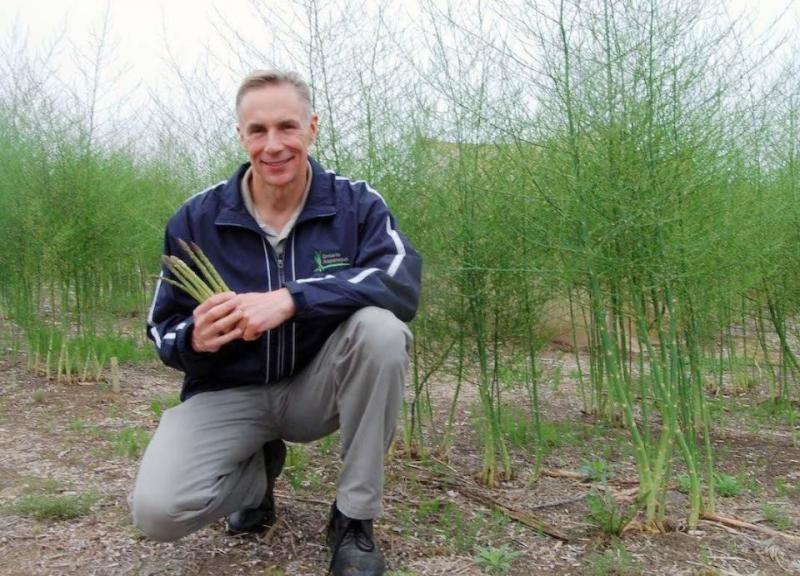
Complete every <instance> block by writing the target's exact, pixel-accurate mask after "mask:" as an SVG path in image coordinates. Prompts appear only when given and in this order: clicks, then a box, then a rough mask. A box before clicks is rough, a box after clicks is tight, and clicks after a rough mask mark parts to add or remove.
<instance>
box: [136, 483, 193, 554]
mask: <svg viewBox="0 0 800 576" xmlns="http://www.w3.org/2000/svg"><path fill="white" fill-rule="evenodd" d="M171 502H174V500H170V499H169V498H168V497H165V496H158V495H155V494H149V495H145V494H135V493H134V495H133V498H132V499H131V513H132V516H133V525H134V526H136V528H138V529H139V530H141V531H142V533H143V534H144V535H145V536H147V537H148V538H150V539H152V540H155V541H157V542H174V541H175V540H178V539H180V538H183V537H184V536H187V535H188V534H190V533H191V532H192V531H193V529H192V528H191V527H190V526H189V524H188V523H187V521H186V519H185V518H183V519H182V518H181V517H182V516H184V514H182V513H181V511H179V510H177V509H175V507H174V505H172V504H171Z"/></svg>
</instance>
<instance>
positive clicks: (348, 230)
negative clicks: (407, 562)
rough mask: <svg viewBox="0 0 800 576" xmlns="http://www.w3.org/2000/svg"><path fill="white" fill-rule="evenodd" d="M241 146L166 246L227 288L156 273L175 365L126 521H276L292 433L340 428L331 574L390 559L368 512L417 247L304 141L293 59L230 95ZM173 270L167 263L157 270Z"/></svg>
mask: <svg viewBox="0 0 800 576" xmlns="http://www.w3.org/2000/svg"><path fill="white" fill-rule="evenodd" d="M236 111H237V115H238V124H237V132H238V135H239V141H240V143H241V145H242V147H243V148H244V150H245V151H246V152H247V155H248V156H249V160H250V161H249V162H248V163H246V164H244V165H243V166H241V167H240V168H239V169H238V170H237V171H236V173H235V174H234V175H233V176H232V177H231V178H230V179H229V180H228V181H226V182H222V183H220V184H217V185H216V186H213V187H211V188H209V189H208V190H205V191H204V192H201V193H200V194H197V195H195V196H193V197H192V198H190V199H189V200H187V202H186V203H185V204H184V205H183V206H181V207H180V208H179V209H178V210H177V212H176V213H175V214H174V215H173V217H172V218H171V219H170V221H169V223H168V224H167V229H166V238H165V247H164V249H165V252H166V253H167V254H178V255H182V256H183V254H182V251H181V249H180V248H179V247H178V242H177V241H178V239H183V240H186V241H189V240H192V241H194V242H195V243H197V244H198V245H199V246H200V247H201V248H202V249H203V250H204V251H205V253H206V255H207V256H208V258H209V259H210V260H211V262H212V263H213V264H214V266H215V267H216V268H217V270H218V271H219V273H220V275H221V276H222V277H223V279H224V280H225V281H226V283H227V284H228V286H230V288H231V292H228V293H224V294H217V295H215V296H214V297H212V298H210V299H208V300H206V301H205V302H203V303H202V304H199V305H198V304H197V302H195V301H194V300H192V298H191V297H189V296H188V295H186V294H184V293H183V292H181V291H180V290H178V289H176V288H174V287H173V286H172V285H171V284H168V283H166V282H161V281H160V282H159V283H158V285H157V287H156V293H155V297H154V300H153V305H152V307H151V310H150V314H149V317H148V334H149V336H150V338H151V339H152V340H153V341H154V342H155V345H156V347H157V349H158V352H159V355H160V356H161V358H162V360H163V361H164V362H165V363H166V364H167V365H169V366H173V367H175V368H178V369H179V370H182V371H183V372H184V373H185V378H184V383H183V389H182V393H181V399H182V400H183V403H182V404H180V405H179V406H177V407H175V408H173V409H171V410H168V411H167V412H166V413H165V414H164V416H163V418H162V420H161V423H160V424H159V427H158V429H157V430H156V432H155V435H154V436H153V439H152V441H151V442H150V445H149V446H148V448H147V451H146V452H145V455H144V457H143V459H142V462H141V466H140V469H139V473H138V476H137V479H136V485H135V488H134V492H133V495H132V510H133V519H134V523H135V524H136V525H137V526H138V527H139V528H140V529H141V530H142V531H143V532H144V533H145V534H147V535H148V536H150V537H151V538H154V539H156V540H160V541H171V540H176V539H178V538H181V537H182V536H184V535H186V534H189V533H190V532H192V531H194V530H197V529H199V528H201V527H202V526H204V525H206V524H208V523H209V522H212V521H214V520H216V519H218V518H220V517H223V516H227V517H228V531H229V532H230V533H233V534H240V533H247V532H259V531H262V530H264V529H265V527H266V526H268V525H270V524H271V523H273V522H274V521H275V511H274V510H275V508H274V502H273V495H272V493H273V487H274V483H275V478H276V477H277V476H278V474H279V473H280V470H281V468H282V466H283V460H284V458H285V454H286V448H285V446H284V444H283V440H288V441H292V442H309V441H312V440H315V439H318V438H321V437H323V436H326V435H328V434H330V433H332V432H333V431H335V430H336V429H337V428H338V429H340V430H341V442H342V458H343V465H342V469H341V471H340V476H339V480H338V484H337V496H336V500H335V501H334V503H333V505H332V506H331V513H330V518H329V525H328V544H329V546H330V548H331V551H332V560H331V566H332V569H333V573H334V574H337V575H343V574H348V575H351V574H353V575H355V574H361V575H372V574H383V571H384V561H383V555H382V553H381V551H380V549H379V547H378V544H377V542H376V540H375V538H374V535H373V527H372V521H373V519H374V518H376V517H377V516H378V515H380V513H381V511H382V505H381V499H382V493H383V456H384V453H385V451H386V450H387V449H388V447H389V444H390V442H391V439H392V436H393V433H394V427H395V421H396V418H397V414H398V411H399V407H400V403H401V401H402V394H403V386H404V379H405V370H406V367H407V363H408V355H407V350H408V346H409V342H410V333H409V331H408V329H407V328H406V326H405V324H404V323H403V321H409V320H411V318H412V317H413V316H414V314H415V312H416V307H417V302H418V297H419V283H420V264H421V262H420V258H419V256H418V255H417V253H416V251H415V250H414V249H413V248H412V246H411V245H410V244H409V242H408V240H407V239H406V238H405V237H403V236H402V235H401V234H400V233H399V232H398V231H397V228H396V226H395V222H394V219H393V217H392V215H391V214H390V212H389V210H388V208H387V206H386V204H385V202H384V201H383V198H381V196H380V195H379V194H378V193H377V192H375V191H374V190H372V189H371V188H370V187H369V186H368V185H367V184H365V183H364V182H353V181H351V180H348V179H346V178H342V177H339V176H337V175H335V174H334V173H332V172H328V171H325V170H324V169H323V168H322V167H321V166H320V165H319V164H317V163H316V162H315V161H314V160H313V159H311V158H309V156H308V148H309V146H311V144H312V143H313V142H314V138H315V136H316V132H317V122H318V117H317V115H316V114H314V113H312V110H311V99H310V93H309V89H308V86H307V85H306V84H305V82H304V81H303V80H302V79H301V78H299V76H297V75H296V74H294V73H282V72H274V71H270V72H256V73H254V74H252V75H250V76H248V77H247V78H245V80H244V81H243V83H242V85H241V86H240V88H239V91H238V94H237V98H236ZM162 274H163V275H164V276H167V274H168V272H166V271H164V272H162Z"/></svg>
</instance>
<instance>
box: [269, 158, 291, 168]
mask: <svg viewBox="0 0 800 576" xmlns="http://www.w3.org/2000/svg"><path fill="white" fill-rule="evenodd" d="M292 158H294V156H289V157H288V158H284V159H283V160H262V161H261V162H262V163H263V164H266V165H267V166H269V167H270V168H278V167H280V166H283V165H285V164H288V163H289V162H291V160H292Z"/></svg>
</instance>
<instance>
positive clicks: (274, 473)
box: [227, 439, 286, 536]
mask: <svg viewBox="0 0 800 576" xmlns="http://www.w3.org/2000/svg"><path fill="white" fill-rule="evenodd" d="M263 451H264V466H265V468H266V473H267V492H266V493H265V494H264V499H263V500H262V501H261V504H259V506H258V508H244V509H243V510H237V511H236V512H234V513H233V514H231V515H230V516H228V528H227V532H228V534H230V535H232V536H236V535H239V534H258V533H260V532H263V531H264V530H266V529H267V528H268V527H269V526H272V525H273V524H275V520H276V516H275V496H274V494H273V493H274V491H275V479H276V478H277V477H278V476H279V475H280V473H281V470H282V469H283V463H284V462H285V461H286V444H284V443H283V440H281V439H278V440H271V441H269V442H267V443H266V444H264V448H263Z"/></svg>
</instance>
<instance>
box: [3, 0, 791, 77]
mask: <svg viewBox="0 0 800 576" xmlns="http://www.w3.org/2000/svg"><path fill="white" fill-rule="evenodd" d="M264 1H265V3H267V4H272V5H274V6H277V7H281V6H284V5H285V4H286V2H275V1H273V2H270V1H269V0H264ZM321 3H324V0H322V2H321ZM406 3H407V4H408V5H409V8H408V9H409V10H413V7H411V6H412V5H413V4H414V2H413V1H411V0H408V1H407V2H406ZM400 4H403V2H400ZM728 4H729V11H730V12H731V13H732V14H746V15H747V16H748V17H751V18H753V19H754V22H755V23H756V28H762V27H764V26H765V25H766V23H767V22H769V21H770V20H772V19H774V18H775V17H776V16H777V15H779V14H781V13H783V11H784V10H785V9H786V7H787V6H789V9H788V11H787V12H786V16H785V18H784V20H783V22H782V23H781V29H783V30H796V29H797V28H798V26H800V17H799V16H800V12H798V4H800V2H798V1H796V0H729V1H728ZM107 5H108V6H110V11H111V18H110V22H111V35H110V36H111V40H112V42H113V45H114V46H115V50H114V52H113V55H114V56H115V59H114V64H116V66H117V67H119V69H120V70H125V71H126V72H125V77H126V78H127V80H128V81H131V80H132V79H141V80H142V81H143V82H145V83H146V84H148V85H152V84H154V83H157V81H158V79H159V78H162V77H163V76H162V74H163V73H164V72H165V63H166V62H167V61H168V60H169V59H170V57H172V58H173V59H176V60H177V61H179V62H181V63H183V64H184V65H185V64H188V63H191V62H193V61H194V60H196V59H197V58H199V57H200V56H201V55H202V54H204V53H205V51H206V47H207V46H210V47H211V48H212V49H218V50H219V51H222V47H223V43H222V40H221V38H220V37H219V34H218V33H217V30H218V29H219V26H220V20H221V19H222V18H224V20H225V21H226V24H227V25H229V26H233V27H235V28H236V29H237V30H240V31H241V33H242V36H243V37H244V38H246V39H247V38H253V37H255V36H256V35H258V34H263V33H264V29H263V26H262V25H260V24H258V23H256V22H254V19H253V11H252V7H251V2H250V0H224V1H220V0H111V2H110V3H108V2H107V0H2V2H0V35H2V36H6V37H7V35H8V34H9V33H10V32H11V31H12V30H13V29H14V28H15V27H16V28H17V30H19V31H23V32H25V33H26V34H27V35H28V38H29V41H30V44H31V45H33V46H37V45H39V44H40V43H42V42H47V41H51V40H52V39H53V38H55V37H57V35H58V34H59V33H60V31H62V30H63V31H64V33H65V36H66V38H67V39H68V40H69V42H71V43H74V44H75V45H78V46H87V45H89V43H90V38H91V34H92V33H93V31H96V30H98V29H99V27H101V25H102V22H103V14H104V12H105V10H106V6H107ZM223 7H224V8H223ZM167 46H169V52H168V51H167Z"/></svg>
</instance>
